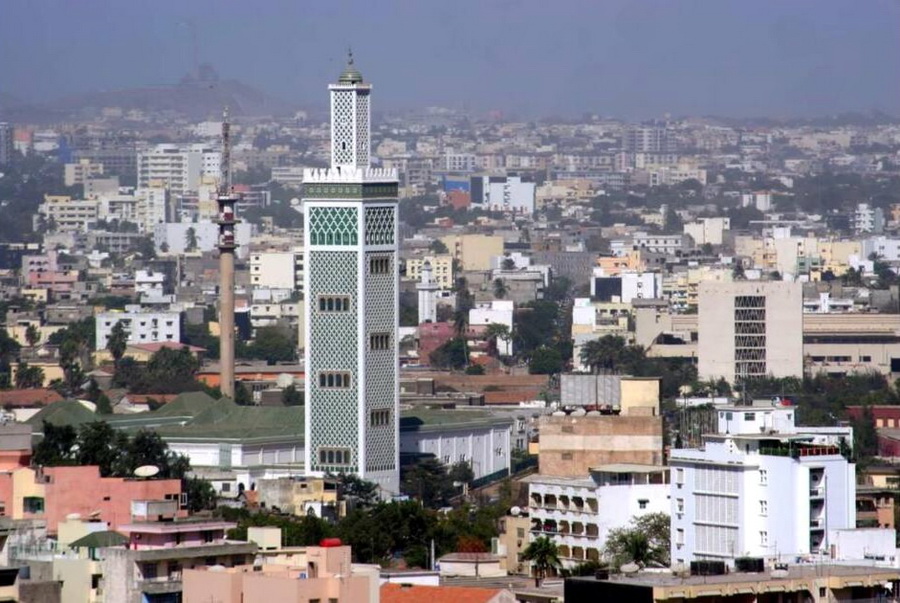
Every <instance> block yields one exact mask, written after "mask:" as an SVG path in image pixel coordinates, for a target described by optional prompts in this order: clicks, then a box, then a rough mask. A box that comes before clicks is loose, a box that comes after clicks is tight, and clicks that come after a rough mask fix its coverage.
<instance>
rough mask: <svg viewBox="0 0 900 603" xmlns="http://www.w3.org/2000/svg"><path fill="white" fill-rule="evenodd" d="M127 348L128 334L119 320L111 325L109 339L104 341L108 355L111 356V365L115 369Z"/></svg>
mask: <svg viewBox="0 0 900 603" xmlns="http://www.w3.org/2000/svg"><path fill="white" fill-rule="evenodd" d="M127 347H128V332H127V331H126V330H125V325H124V324H123V323H122V321H121V320H120V321H118V322H116V324H115V325H113V328H112V329H111V330H110V332H109V338H108V339H107V340H106V349H107V350H109V353H110V355H112V357H113V365H114V366H115V367H116V368H119V361H121V360H122V356H124V355H125V350H126V348H127Z"/></svg>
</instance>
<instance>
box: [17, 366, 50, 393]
mask: <svg viewBox="0 0 900 603" xmlns="http://www.w3.org/2000/svg"><path fill="white" fill-rule="evenodd" d="M43 385H44V369H42V368H41V367H39V366H29V365H28V363H27V362H19V365H18V366H17V367H16V389H35V388H38V387H43Z"/></svg>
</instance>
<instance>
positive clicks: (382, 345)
mask: <svg viewBox="0 0 900 603" xmlns="http://www.w3.org/2000/svg"><path fill="white" fill-rule="evenodd" d="M369 349H370V350H389V349H391V334H390V333H372V334H371V335H369Z"/></svg>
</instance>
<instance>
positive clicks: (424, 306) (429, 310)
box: [416, 260, 440, 324]
mask: <svg viewBox="0 0 900 603" xmlns="http://www.w3.org/2000/svg"><path fill="white" fill-rule="evenodd" d="M439 288H440V287H439V286H438V284H437V283H436V282H434V278H432V274H431V262H430V261H428V260H425V263H424V264H422V276H421V277H420V278H419V282H418V283H416V291H418V293H419V324H422V323H423V322H436V321H437V291H438V289H439Z"/></svg>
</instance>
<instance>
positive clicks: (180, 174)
mask: <svg viewBox="0 0 900 603" xmlns="http://www.w3.org/2000/svg"><path fill="white" fill-rule="evenodd" d="M137 163H138V165H137V169H138V187H139V188H147V187H149V186H151V183H153V182H160V183H162V184H163V185H164V186H166V188H168V189H169V192H170V193H171V194H173V195H184V194H186V193H188V192H196V191H197V190H198V189H199V187H200V184H201V180H202V178H203V176H211V177H212V178H215V179H218V178H221V175H222V172H221V170H222V166H221V163H222V153H221V151H219V150H217V149H216V148H213V147H211V146H207V145H204V144H190V145H180V144H158V145H156V146H155V147H153V148H152V149H149V150H147V151H144V152H142V153H139V154H138V161H137Z"/></svg>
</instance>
